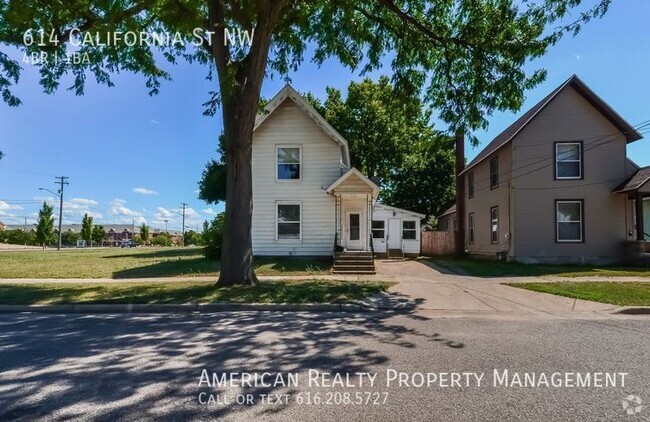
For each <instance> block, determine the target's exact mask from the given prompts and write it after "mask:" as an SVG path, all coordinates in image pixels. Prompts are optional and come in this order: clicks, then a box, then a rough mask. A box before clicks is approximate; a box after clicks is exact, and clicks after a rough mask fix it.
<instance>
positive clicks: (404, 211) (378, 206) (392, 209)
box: [375, 204, 426, 219]
mask: <svg viewBox="0 0 650 422" xmlns="http://www.w3.org/2000/svg"><path fill="white" fill-rule="evenodd" d="M381 208H384V209H386V210H390V211H396V212H401V213H403V214H408V215H410V216H413V217H417V218H420V219H422V218H424V217H426V215H424V214H420V213H419V212H415V211H410V210H405V209H404V208H397V207H393V206H390V205H386V204H375V209H381Z"/></svg>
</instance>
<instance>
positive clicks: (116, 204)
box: [110, 198, 142, 220]
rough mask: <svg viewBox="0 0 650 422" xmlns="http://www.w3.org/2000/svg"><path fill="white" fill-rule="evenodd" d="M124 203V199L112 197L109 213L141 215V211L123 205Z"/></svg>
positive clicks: (128, 215)
mask: <svg viewBox="0 0 650 422" xmlns="http://www.w3.org/2000/svg"><path fill="white" fill-rule="evenodd" d="M125 203H126V201H125V200H123V199H119V198H116V199H113V201H111V209H110V213H111V214H113V215H118V216H123V217H142V213H140V212H138V211H134V210H132V209H129V208H127V207H125V206H124V204H125ZM122 220H123V219H122Z"/></svg>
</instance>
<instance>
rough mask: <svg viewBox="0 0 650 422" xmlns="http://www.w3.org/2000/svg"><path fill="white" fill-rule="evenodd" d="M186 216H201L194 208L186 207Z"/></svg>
mask: <svg viewBox="0 0 650 422" xmlns="http://www.w3.org/2000/svg"><path fill="white" fill-rule="evenodd" d="M185 217H186V218H201V216H200V215H199V213H198V212H196V211H194V209H193V208H185Z"/></svg>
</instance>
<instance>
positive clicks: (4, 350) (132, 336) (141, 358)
mask: <svg viewBox="0 0 650 422" xmlns="http://www.w3.org/2000/svg"><path fill="white" fill-rule="evenodd" d="M411 317H413V319H412V318H411ZM418 318H419V317H415V316H412V315H410V314H408V313H406V314H402V316H399V317H397V316H396V314H394V313H392V312H368V313H358V314H346V313H276V312H240V313H220V314H178V315H155V316H154V315H40V314H7V315H3V316H1V317H0V345H1V346H2V347H0V374H2V375H0V391H1V392H2V393H1V394H0V420H13V419H17V418H24V419H27V420H35V419H50V420H67V419H71V418H83V419H100V420H116V419H120V420H121V419H137V420H143V419H165V420H169V419H172V420H188V419H206V418H209V419H217V420H221V419H224V418H227V419H233V418H237V417H243V415H244V414H245V418H244V419H250V418H254V417H264V416H271V415H274V416H277V417H278V418H280V417H284V416H283V412H285V411H286V410H287V405H280V406H268V405H266V406H265V405H262V404H256V405H252V406H243V405H238V404H235V403H231V404H227V405H214V406H206V405H201V404H199V402H198V395H199V393H201V392H202V391H205V392H207V393H214V394H216V393H219V392H224V390H223V389H220V390H216V389H213V388H209V387H206V386H202V387H199V379H200V376H201V371H202V370H203V369H206V370H207V371H208V373H210V374H212V372H216V373H224V372H225V373H230V372H238V373H240V372H250V373H255V372H257V373H263V372H270V373H278V372H283V373H287V372H290V373H300V374H301V375H300V377H301V382H300V386H301V388H302V386H303V377H304V379H306V377H307V375H306V373H307V371H308V370H309V369H316V370H321V371H329V372H335V373H341V374H345V373H355V372H379V371H383V370H384V369H385V368H386V367H387V366H389V365H391V364H392V365H395V364H396V363H395V362H391V359H390V358H389V357H388V354H387V353H386V350H385V349H386V348H389V349H391V350H392V353H393V354H395V353H396V354H399V353H400V352H399V351H400V349H405V350H406V349H408V350H412V349H415V348H423V349H424V350H426V353H431V359H432V360H433V359H435V356H436V353H437V352H440V351H441V348H449V349H451V350H461V349H463V348H464V347H465V345H464V344H463V343H462V342H458V341H455V340H453V339H447V338H445V336H444V335H443V334H441V333H439V332H437V331H436V325H437V323H435V324H434V323H433V321H432V322H431V324H430V325H426V330H425V329H424V328H422V325H421V324H420V325H419V327H420V328H417V326H416V323H417V319H418ZM397 364H399V363H397ZM295 391H296V390H295V388H291V387H272V386H271V387H269V386H267V387H264V386H258V387H242V388H241V389H240V390H237V391H236V392H237V393H242V394H254V395H255V396H258V395H259V394H286V393H292V392H295ZM228 392H230V390H229V391H228ZM289 406H291V405H289Z"/></svg>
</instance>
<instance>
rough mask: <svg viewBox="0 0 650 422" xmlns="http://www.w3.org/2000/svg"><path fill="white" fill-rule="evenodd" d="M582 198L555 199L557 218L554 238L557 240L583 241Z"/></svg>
mask: <svg viewBox="0 0 650 422" xmlns="http://www.w3.org/2000/svg"><path fill="white" fill-rule="evenodd" d="M582 204H583V202H582V200H577V201H555V215H556V219H557V224H556V226H557V227H556V229H555V231H556V234H555V239H556V240H557V241H558V242H582V241H583V233H584V229H583V224H584V222H583V214H582V212H583V211H582V207H583V205H582Z"/></svg>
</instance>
